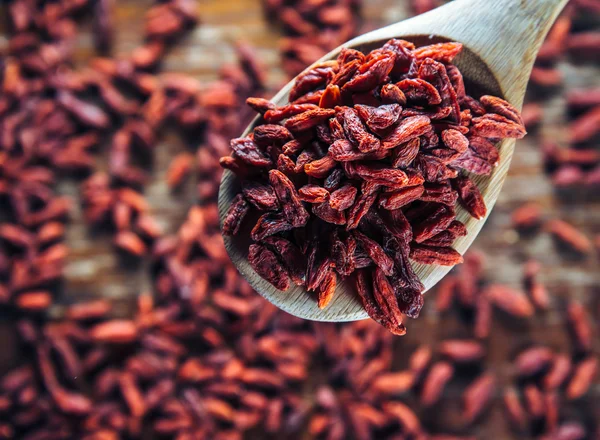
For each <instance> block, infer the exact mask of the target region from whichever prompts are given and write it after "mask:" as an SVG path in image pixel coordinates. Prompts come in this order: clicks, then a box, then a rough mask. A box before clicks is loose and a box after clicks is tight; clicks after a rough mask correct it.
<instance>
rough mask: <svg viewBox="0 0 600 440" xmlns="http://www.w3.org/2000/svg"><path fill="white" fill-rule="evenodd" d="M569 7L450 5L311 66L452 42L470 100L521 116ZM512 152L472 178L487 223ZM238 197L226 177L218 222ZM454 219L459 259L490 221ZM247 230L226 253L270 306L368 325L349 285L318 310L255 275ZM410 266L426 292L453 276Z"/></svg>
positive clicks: (442, 269)
mask: <svg viewBox="0 0 600 440" xmlns="http://www.w3.org/2000/svg"><path fill="white" fill-rule="evenodd" d="M567 1H568V0H497V1H495V2H490V1H489V0H455V1H453V2H452V3H449V4H447V5H445V6H442V7H440V8H437V9H434V10H432V11H430V12H428V13H426V14H422V15H419V16H416V17H413V18H412V19H409V20H406V21H403V22H400V23H396V24H393V25H390V26H387V27H385V28H381V29H377V30H375V31H372V32H369V33H367V34H364V35H361V36H359V37H356V38H354V39H353V40H350V41H349V42H347V43H345V44H344V45H342V46H340V47H338V48H336V49H335V50H333V51H332V52H330V53H329V54H327V55H326V56H325V57H323V58H322V59H321V60H319V61H317V62H316V63H319V62H323V61H326V60H331V59H335V58H336V57H337V55H338V54H339V52H340V51H341V49H342V48H343V47H349V48H353V49H358V50H361V51H363V52H365V53H366V52H368V51H370V50H372V49H375V48H378V47H381V46H382V45H383V44H385V42H387V41H388V40H390V39H391V38H402V39H405V40H408V41H411V42H413V43H414V44H415V45H416V46H425V45H429V44H434V43H439V42H443V41H456V42H460V43H462V44H463V51H462V53H461V54H460V55H459V56H458V57H456V58H455V59H454V60H453V63H454V64H455V65H456V66H457V67H458V68H459V69H460V71H461V72H462V74H463V76H464V79H465V83H466V87H467V90H469V92H470V94H472V95H474V96H479V95H482V94H491V95H494V96H498V97H501V98H503V99H505V100H507V101H509V102H510V103H511V104H512V105H514V106H515V107H516V108H518V109H520V108H521V107H522V104H523V99H524V96H525V89H526V87H527V82H528V80H529V76H530V74H531V69H532V67H533V62H534V61H535V57H536V55H537V52H538V50H539V48H540V46H541V44H542V42H543V39H544V37H545V36H546V34H547V33H548V31H549V30H550V27H551V26H552V24H553V23H554V20H555V19H556V17H557V16H558V14H559V13H560V11H561V10H562V8H563V7H564V5H565V4H566V3H567ZM316 63H315V64H316ZM293 84H294V81H291V82H290V83H288V84H287V85H286V86H285V87H284V88H283V89H281V91H279V93H277V95H275V97H274V98H273V99H272V100H271V101H272V102H273V103H274V104H276V105H277V106H282V105H285V104H287V103H288V102H289V99H288V98H289V91H290V90H291V88H292V86H293ZM259 120H260V118H259V117H257V118H256V119H255V120H254V121H253V122H252V123H251V124H250V126H249V127H248V128H247V129H246V130H245V132H244V133H243V136H246V135H247V134H248V133H250V132H251V131H252V129H253V128H254V127H255V125H256V124H257V123H258V121H259ZM514 147H515V140H514V139H505V140H503V141H501V142H500V143H499V144H498V149H499V153H500V159H499V163H498V165H497V166H496V167H495V168H494V170H493V172H492V174H491V175H489V176H474V175H471V176H470V177H471V179H472V180H473V181H474V182H475V183H476V184H477V186H478V188H479V189H480V191H481V193H482V195H483V198H484V200H485V203H486V206H487V208H488V210H487V213H488V214H487V215H488V216H489V213H490V212H491V210H492V208H493V207H494V204H495V203H496V200H497V199H498V195H499V194H500V190H501V188H502V185H503V183H504V180H505V178H506V174H507V172H508V168H509V165H510V161H511V158H512V155H513V151H514ZM239 191H240V182H239V181H238V179H237V177H236V176H235V174H233V173H232V172H230V171H229V170H226V171H225V172H224V174H223V178H222V181H221V187H220V191H219V216H220V219H221V222H222V221H223V218H224V216H225V214H226V212H227V210H228V209H229V206H230V205H231V202H232V200H233V198H234V197H235V195H236V194H238V193H239ZM456 212H457V217H456V219H457V220H459V221H461V222H463V223H464V224H465V226H466V228H467V231H468V234H467V235H466V236H465V237H460V238H458V239H457V240H456V241H455V242H454V244H453V246H452V247H453V248H455V249H456V250H457V251H458V252H460V253H461V254H464V253H465V252H466V250H467V249H468V248H469V246H470V245H471V243H472V242H473V241H474V240H475V238H476V237H477V235H478V234H479V231H480V230H481V228H482V227H483V225H484V223H485V221H486V219H487V216H486V218H483V219H481V220H477V219H474V218H473V217H471V216H470V215H469V214H468V213H467V212H466V211H465V210H464V209H463V208H462V207H461V206H457V207H456ZM244 223H245V226H246V227H245V228H242V230H240V232H239V233H238V234H237V235H235V236H233V237H229V236H224V237H223V238H224V241H225V247H226V249H227V252H228V253H229V256H230V258H231V260H232V262H233V263H234V264H235V265H236V267H237V269H238V270H239V271H240V273H241V274H242V276H243V277H244V278H245V279H246V280H247V281H248V282H249V283H250V285H251V286H252V287H253V288H254V289H255V290H256V291H257V292H259V293H260V294H261V295H262V296H264V297H265V298H266V299H267V300H269V301H270V302H271V303H273V304H274V305H275V306H277V307H279V308H280V309H282V310H284V311H286V312H288V313H290V314H292V315H295V316H298V317H300V318H304V319H310V320H316V321H331V322H341V321H355V320H359V319H365V318H368V315H367V313H366V311H365V310H364V308H363V306H362V303H361V302H360V299H359V298H358V295H356V293H355V287H354V284H353V283H351V282H349V281H348V280H342V281H340V282H338V285H337V288H336V292H335V295H334V297H333V298H332V300H331V302H330V303H329V305H328V306H327V307H326V308H324V309H319V308H318V307H317V303H316V295H315V294H312V293H308V292H307V291H306V290H305V289H304V288H303V287H300V286H296V285H292V286H291V287H290V289H289V290H287V291H286V292H282V291H280V290H278V289H276V288H275V287H274V286H272V285H271V284H270V283H269V282H267V281H266V280H264V279H263V278H261V277H260V276H259V275H257V274H256V273H255V272H254V270H253V269H252V267H251V266H250V264H249V262H248V259H247V257H248V246H249V244H250V237H249V235H250V229H251V226H250V225H251V224H253V223H252V222H251V221H246V222H244ZM411 263H412V265H413V268H414V270H415V272H416V274H417V275H418V276H419V279H420V280H421V282H422V283H423V285H424V286H425V291H427V290H429V289H430V288H431V287H433V286H434V285H435V284H436V283H437V282H438V281H439V280H441V279H442V278H443V277H444V276H445V275H446V274H447V273H448V272H449V271H450V269H451V267H446V266H437V265H424V264H418V263H415V262H414V261H411Z"/></svg>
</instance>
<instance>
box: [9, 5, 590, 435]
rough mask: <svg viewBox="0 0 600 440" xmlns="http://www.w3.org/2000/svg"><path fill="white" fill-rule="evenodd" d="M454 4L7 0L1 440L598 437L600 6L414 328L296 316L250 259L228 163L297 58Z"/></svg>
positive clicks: (570, 12) (551, 74)
mask: <svg viewBox="0 0 600 440" xmlns="http://www.w3.org/2000/svg"><path fill="white" fill-rule="evenodd" d="M440 3H442V2H441V1H439V2H438V1H387V0H381V1H378V2H363V4H362V5H360V4H358V2H355V1H352V0H293V1H292V0H265V1H264V2H261V1H259V0H237V1H223V0H207V1H205V2H202V3H201V2H196V1H193V0H169V1H161V2H156V4H154V5H150V4H149V3H148V2H145V3H144V4H143V5H142V4H141V3H140V4H137V3H136V2H125V3H123V2H116V1H114V2H113V1H110V0H93V1H92V0H59V1H51V2H50V1H32V0H13V1H8V2H4V3H3V4H2V6H1V7H0V15H1V16H2V17H7V20H6V21H5V22H3V23H2V26H3V29H2V30H3V34H4V35H5V36H6V39H2V40H1V41H0V49H1V54H2V58H1V62H0V67H1V74H0V80H1V87H2V90H1V94H0V127H1V128H0V199H1V200H0V203H1V204H2V206H1V208H0V303H1V304H2V306H1V309H2V321H1V323H0V337H1V338H2V339H1V340H2V347H3V350H2V354H1V355H0V356H1V358H2V369H1V370H0V373H2V378H1V380H0V438H18V439H28V440H33V439H88V440H91V439H120V438H123V439H127V438H142V439H151V438H174V439H179V440H181V439H202V438H207V439H242V438H257V439H264V438H281V437H286V438H287V437H289V438H294V437H296V438H302V437H303V436H305V437H306V436H308V437H309V438H331V439H350V438H355V439H361V440H362V439H369V438H374V439H375V438H376V439H392V438H406V439H415V438H427V437H426V435H425V432H427V433H430V434H431V435H430V436H429V438H431V439H438V440H439V439H448V438H482V439H487V438H498V439H500V438H531V437H532V436H535V437H539V438H545V439H585V438H590V439H593V438H596V437H597V436H598V435H600V432H598V430H599V429H600V428H599V426H598V415H599V414H600V406H599V405H600V397H599V394H598V374H597V369H598V365H597V364H598V350H599V348H600V347H599V346H598V342H597V341H598V337H597V331H598V329H597V322H598V319H599V317H600V310H599V306H600V302H599V301H598V299H597V294H598V293H599V291H598V285H599V284H600V283H599V279H598V256H597V251H598V248H599V247H600V246H599V244H600V241H599V240H600V235H598V234H600V229H599V228H600V226H599V220H598V218H599V215H600V214H599V210H598V191H597V190H598V184H599V182H600V171H599V169H598V167H599V166H600V159H599V155H598V151H599V150H598V127H600V124H599V122H598V109H599V108H600V107H599V106H600V100H599V99H598V90H599V88H600V83H598V78H600V75H598V73H599V71H598V67H597V61H598V47H600V45H598V44H596V43H597V41H598V35H600V26H599V23H600V18H599V17H600V3H599V2H598V1H597V0H572V1H571V2H570V4H569V5H568V7H567V9H566V10H565V12H564V13H563V15H562V17H561V18H560V19H559V21H557V24H556V25H555V27H554V29H553V30H552V32H551V34H550V36H549V37H548V40H547V43H546V44H545V45H544V47H543V49H542V51H541V53H540V57H539V60H538V62H537V63H536V68H535V70H534V73H533V77H532V82H531V87H530V90H529V92H528V99H527V103H526V105H525V107H524V110H523V119H524V122H525V124H526V125H527V128H528V131H529V132H530V136H529V137H528V139H525V140H524V141H522V142H519V144H518V145H517V151H516V153H515V159H514V160H513V165H512V169H511V175H510V176H509V179H508V181H507V184H506V186H505V187H504V191H503V194H502V196H501V198H500V200H499V202H498V204H497V207H496V208H495V210H494V212H493V213H492V215H491V218H490V220H489V222H488V224H487V226H486V227H485V228H484V231H483V232H482V234H481V235H480V236H479V237H478V239H477V241H476V246H475V247H476V248H478V251H476V250H474V251H472V252H471V253H470V254H467V255H466V256H465V263H464V264H463V265H462V266H461V267H460V268H458V269H457V270H456V271H455V272H453V273H452V274H451V275H450V276H449V277H447V278H446V279H444V280H443V281H442V283H441V284H440V285H439V286H438V288H437V289H436V290H435V291H432V292H428V293H426V294H427V295H432V296H434V295H437V297H436V298H435V301H429V303H428V304H427V305H426V307H425V308H424V312H423V316H422V317H421V318H420V319H419V320H418V321H416V322H415V323H414V326H413V329H412V331H411V332H409V334H408V335H407V336H405V337H403V338H394V337H393V336H392V335H390V334H389V333H388V332H387V331H386V330H385V329H382V328H379V326H377V325H376V324H374V323H372V322H370V321H365V322H358V323H348V324H338V325H333V324H326V323H323V324H321V323H320V324H315V323H311V322H305V321H301V320H299V319H296V318H293V317H291V316H289V315H287V314H285V313H283V312H281V311H278V310H276V309H275V308H274V307H272V306H271V305H270V304H268V303H266V302H265V301H264V300H263V299H262V298H261V297H260V296H259V295H257V294H256V293H255V292H253V291H252V290H251V289H250V288H249V287H248V285H247V284H246V283H245V282H244V281H243V280H242V279H241V277H240V276H239V275H238V274H237V272H236V271H235V269H234V268H233V267H232V266H231V265H230V264H229V263H228V259H227V255H226V253H225V250H224V248H223V245H222V240H221V237H220V232H219V229H218V214H217V209H216V195H217V190H218V184H219V179H220V172H219V166H218V158H219V157H221V156H223V155H226V154H227V153H228V151H229V139H231V138H234V137H238V136H239V135H240V134H241V133H240V132H241V130H242V129H243V128H244V127H245V126H246V124H247V122H248V121H249V118H250V116H251V113H252V110H251V109H250V108H247V107H246V106H245V105H244V101H245V99H246V98H247V97H248V96H251V95H252V96H257V95H258V96H265V97H268V96H270V94H272V93H273V92H274V91H276V90H277V89H278V88H279V86H280V85H281V84H282V83H283V80H284V78H285V75H284V74H283V73H282V70H281V69H280V63H279V60H278V55H277V53H278V50H281V52H280V53H281V56H282V58H283V59H282V64H281V66H282V67H283V68H284V69H285V71H287V72H289V73H294V74H295V73H298V72H299V71H300V70H302V69H303V67H304V66H305V65H307V64H309V63H311V62H313V61H314V60H316V59H317V58H319V57H320V56H321V55H322V54H323V53H325V52H326V51H328V50H329V49H330V48H331V47H334V46H336V45H337V44H339V43H340V42H342V41H344V40H346V39H348V38H349V37H350V36H352V35H353V34H356V33H359V32H361V31H362V29H371V28H375V27H378V26H381V25H384V24H387V23H390V22H393V21H397V20H400V19H401V18H403V17H405V16H407V15H408V14H411V13H421V12H425V11H426V10H428V9H430V8H432V7H435V6H437V5H438V4H440ZM199 21H202V24H200V25H198V23H199ZM88 28H91V30H92V33H91V34H90V33H88V31H87V29H88ZM275 37H277V38H275ZM232 38H235V39H237V40H240V41H244V42H246V41H249V42H251V43H253V44H254V46H255V47H256V49H255V50H253V49H251V48H250V47H249V46H247V45H246V44H238V45H235V46H234V45H232V43H231V39H232ZM92 46H93V47H94V49H92ZM96 49H97V51H98V52H96ZM263 64H264V65H265V66H267V69H265V68H263V67H261V65H263ZM267 73H268V74H267ZM387 92H389V94H390V96H393V93H394V90H389V91H387ZM329 99H331V100H334V99H335V93H334V92H333V91H330V93H329ZM254 105H255V108H256V107H257V106H258V107H259V108H264V109H265V111H266V110H268V109H269V105H268V103H264V102H262V103H261V102H255V103H254ZM293 147H294V146H293V145H290V148H293ZM232 166H234V164H232ZM263 191H264V189H263ZM302 197H307V198H315V197H322V195H319V194H318V193H316V192H315V191H314V190H311V189H310V188H308V189H307V190H306V191H305V194H302ZM261 200H263V201H264V200H265V198H261ZM274 200H275V202H276V200H277V199H276V198H275V199H274ZM340 201H341V203H343V200H341V199H340ZM513 211H514V213H513ZM484 255H485V257H484ZM297 275H298V276H300V275H299V274H297ZM292 281H293V278H292ZM99 297H101V298H99ZM503 407H504V408H503ZM508 422H510V423H508ZM450 435H453V436H454V437H449V436H450Z"/></svg>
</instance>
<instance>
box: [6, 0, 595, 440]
mask: <svg viewBox="0 0 600 440" xmlns="http://www.w3.org/2000/svg"><path fill="white" fill-rule="evenodd" d="M116 3H117V17H116V18H117V24H116V29H117V38H116V46H115V53H116V54H118V53H127V52H129V51H130V50H132V49H133V48H134V47H135V46H136V45H137V44H139V43H140V41H141V38H142V35H143V16H144V11H145V10H146V8H147V7H148V6H149V5H150V4H151V2H150V1H149V0H118V1H117V2H116ZM364 3H365V7H364V10H363V16H364V18H365V22H366V23H365V25H364V29H365V30H367V29H371V28H374V27H378V26H381V25H384V24H388V23H391V22H394V21H399V20H401V19H403V18H405V17H407V16H408V14H409V10H408V7H407V2H406V1H403V0H365V2H364ZM199 11H200V14H201V20H202V23H201V25H200V26H198V27H197V28H196V29H195V30H194V31H192V32H191V33H190V35H189V36H188V37H187V38H186V39H185V40H184V41H183V42H182V44H179V45H177V46H176V47H175V48H174V49H173V51H172V52H171V53H170V55H169V56H168V58H167V61H166V64H165V67H164V70H165V71H178V72H186V73H189V74H191V75H193V76H195V77H197V78H199V79H200V80H204V81H211V80H214V79H215V78H216V77H217V72H218V67H219V66H220V65H222V64H223V63H227V62H233V61H234V60H235V55H234V52H233V49H232V43H233V42H234V41H235V40H238V39H240V40H244V41H247V42H249V43H251V44H252V45H254V46H255V47H256V48H257V50H258V52H259V54H260V56H261V57H262V59H263V60H264V63H265V64H266V66H267V67H268V69H269V72H270V75H269V88H270V89H271V90H272V91H273V92H274V91H276V90H277V88H278V87H279V86H280V85H282V84H283V83H284V82H285V79H286V77H285V75H284V73H283V72H282V71H281V68H280V63H279V54H278V51H277V49H278V37H279V36H280V34H279V32H278V30H277V29H276V27H274V26H273V25H272V24H269V23H268V22H267V21H266V20H265V18H264V17H263V14H262V8H261V4H260V0H202V1H201V2H200V6H199ZM0 13H2V11H1V10H0ZM1 34H2V33H1V32H0V35H1ZM5 46H6V39H5V38H4V37H0V49H2V48H3V47H5ZM92 54H93V49H92V43H91V38H89V35H87V34H86V35H84V36H83V37H82V38H81V39H80V41H79V48H78V52H77V61H78V62H79V63H81V64H82V65H84V64H85V62H86V60H87V59H89V57H90V56H91V55H92ZM559 68H560V70H561V71H562V72H563V74H564V75H565V78H566V80H565V86H564V88H561V89H559V90H554V91H551V92H543V93H539V92H538V93H534V94H532V95H536V98H541V99H542V100H543V102H544V118H543V122H542V124H541V127H540V128H539V129H537V130H535V131H533V132H532V133H531V134H530V136H528V137H527V138H526V139H524V140H522V141H519V142H518V143H517V148H516V153H515V157H514V159H513V163H512V167H511V171H510V175H509V178H508V180H507V182H506V184H505V186H504V190H503V192H502V195H501V196H500V199H499V201H498V204H497V206H496V208H495V210H494V212H493V213H492V215H491V217H490V219H489V221H488V223H487V225H486V226H485V228H484V229H483V232H482V233H481V235H480V236H479V237H478V239H477V240H476V241H475V244H474V247H475V248H476V249H479V250H481V251H483V252H484V253H485V254H486V255H487V257H488V258H487V264H486V273H487V277H488V279H489V280H490V281H494V282H501V283H506V284H511V285H514V286H515V287H519V286H520V283H521V278H522V263H523V262H524V261H525V260H527V259H528V258H530V257H533V258H536V259H538V260H539V261H540V262H542V264H543V270H542V274H541V280H542V281H544V282H545V284H546V285H547V286H548V289H549V291H550V293H551V294H552V305H551V310H550V311H548V312H545V313H538V314H537V315H536V318H535V319H532V320H528V321H527V322H522V323H520V322H517V321H515V320H514V319H506V317H503V316H500V315H498V316H495V324H494V330H493V333H492V336H491V338H490V339H489V343H488V350H489V354H488V357H487V361H486V362H487V366H488V367H489V368H491V369H493V370H494V371H496V372H497V373H498V374H499V376H500V377H501V384H503V385H504V384H507V383H509V382H510V381H511V380H512V379H511V374H512V371H511V366H510V363H509V361H510V360H511V359H512V358H513V357H514V355H515V353H516V352H517V351H518V350H519V349H520V348H522V347H524V346H526V345H527V344H530V343H532V342H536V343H542V344H547V345H549V346H551V347H553V348H556V349H557V350H563V351H566V350H568V340H567V336H566V333H565V332H564V322H563V319H564V314H563V313H562V310H563V305H564V300H565V299H567V298H574V299H578V300H580V301H582V302H583V303H585V304H586V305H587V307H588V309H589V311H590V313H591V314H592V315H593V317H594V319H595V321H598V319H600V275H599V273H598V272H599V269H600V266H599V264H598V256H597V255H593V256H590V257H588V258H577V257H576V256H574V255H571V254H569V253H566V252H564V251H562V250H558V249H557V248H556V246H555V243H554V242H553V240H552V239H551V238H550V237H549V236H548V235H547V234H544V233H538V234H533V235H531V236H526V237H524V236H520V235H519V233H517V232H516V231H515V230H513V229H512V227H511V221H510V214H511V212H512V210H513V209H514V208H515V207H517V206H519V205H521V204H522V203H524V202H528V201H536V202H538V203H539V204H540V205H541V206H542V207H543V210H544V216H545V218H561V219H563V220H566V221H568V222H570V223H572V224H574V225H576V226H577V227H580V228H581V230H582V231H583V232H585V233H586V234H587V235H588V236H590V237H593V236H594V234H600V203H599V201H600V196H599V195H598V191H596V193H595V194H593V193H591V192H590V193H586V194H582V193H581V192H575V193H571V194H566V195H562V196H561V195H558V194H557V193H556V192H555V190H554V188H553V186H552V184H551V182H550V180H549V178H548V177H547V175H545V173H544V171H543V164H542V156H541V154H540V144H541V142H542V140H543V139H552V140H553V141H555V142H558V143H559V144H560V143H564V142H565V140H566V135H567V132H566V129H565V122H566V111H565V102H564V94H563V93H562V91H564V90H567V89H571V88H578V87H590V86H600V66H598V65H596V66H594V65H593V64H592V63H587V64H583V65H578V66H574V65H572V64H570V63H568V62H561V63H560V64H559ZM162 143H163V145H160V146H159V147H158V148H157V149H156V151H157V156H156V159H155V173H154V175H155V181H154V182H153V183H152V184H151V185H148V186H147V188H146V192H145V193H146V196H147V198H148V201H149V203H150V204H151V206H152V210H153V212H154V213H155V214H156V215H157V217H158V219H159V220H160V222H161V224H162V225H163V227H164V228H165V230H166V231H167V232H172V231H175V230H176V229H177V227H178V226H179V224H180V223H181V220H182V219H183V218H184V216H185V213H186V211H187V208H188V207H189V205H190V204H191V203H192V201H193V196H192V195H191V194H192V193H193V191H189V192H188V193H183V194H178V195H173V194H171V193H170V191H169V190H168V188H167V187H166V184H165V183H164V174H165V172H166V169H167V166H168V164H169V162H170V159H171V157H173V156H174V155H175V154H176V153H177V152H179V151H181V150H183V148H184V146H183V144H181V142H180V141H179V140H178V139H177V138H176V137H170V136H167V137H166V138H164V139H163V140H162ZM190 189H191V188H190ZM59 192H61V193H63V194H69V195H71V196H73V198H74V199H75V200H77V198H78V185H77V184H75V183H74V182H67V183H65V184H62V185H61V186H60V188H59ZM188 194H190V195H188ZM73 217H74V218H73V221H72V223H71V225H70V227H69V228H68V244H69V245H70V248H71V254H70V257H69V263H68V265H67V267H66V276H67V283H66V298H65V299H66V300H67V301H69V302H70V301H76V300H77V299H81V298H84V297H86V298H88V297H95V296H106V297H110V298H112V299H114V300H115V301H117V302H118V303H119V304H121V305H122V306H121V307H120V308H118V309H117V313H120V314H124V315H125V314H127V310H128V305H129V304H130V303H131V299H132V298H133V297H135V296H136V295H137V294H138V293H139V292H140V291H143V290H146V289H149V287H150V284H149V280H148V278H147V275H146V274H147V271H146V270H145V268H144V267H140V268H137V269H136V270H122V268H121V267H120V263H119V260H118V258H117V257H116V255H115V253H114V250H113V247H112V245H111V242H110V239H109V238H108V237H106V236H101V235H100V236H91V235H90V232H89V230H88V228H87V227H86V226H85V225H84V223H83V222H82V220H81V215H80V213H79V212H75V213H74V215H73ZM428 296H429V298H428V299H429V301H427V300H426V303H429V304H427V305H426V307H425V311H424V313H423V315H422V317H421V318H420V319H419V320H417V321H411V322H409V323H408V335H407V336H406V337H404V338H399V339H398V341H397V342H396V361H395V362H396V364H397V366H398V367H401V366H402V365H404V363H405V359H406V353H407V352H408V351H410V350H412V348H413V347H414V346H416V345H418V344H421V343H428V344H432V345H435V343H436V341H438V340H441V339H447V338H450V337H468V336H469V332H468V328H467V327H466V326H464V324H461V323H460V322H459V320H458V319H457V317H456V314H453V313H449V314H447V315H445V316H443V317H442V316H438V315H437V313H436V312H435V310H434V308H433V307H432V306H433V304H432V303H433V301H432V299H433V298H432V296H433V294H428ZM53 313H55V314H57V315H59V314H60V313H61V308H60V306H56V307H55V309H54V310H53ZM597 327H600V326H597ZM597 330H600V328H598V329H597ZM0 331H1V334H2V335H4V338H3V339H2V341H3V342H2V346H3V347H2V350H0V353H1V354H0V356H2V357H3V358H5V362H4V364H5V365H8V364H13V363H14V362H15V357H14V355H12V354H11V353H14V350H13V349H12V348H14V346H15V340H14V335H13V334H11V332H10V331H9V330H8V328H7V327H6V326H4V325H2V328H0ZM599 348H600V344H598V343H597V344H596V353H598V349H599ZM460 389H461V387H460V384H456V385H453V386H452V387H451V389H450V390H448V392H447V395H446V397H445V399H446V405H443V407H444V408H446V409H445V410H444V411H443V412H442V413H439V412H434V413H429V414H427V413H425V414H423V417H424V420H426V423H427V425H430V426H431V427H432V428H434V429H433V430H435V427H436V426H440V425H442V424H446V423H448V424H450V425H451V426H453V425H455V422H454V421H455V420H456V419H457V418H456V417H455V416H456V415H457V414H458V412H459V411H460V402H459V401H458V400H457V396H458V393H459V391H460ZM568 411H570V413H569V412H568V413H567V414H571V415H573V417H575V418H578V419H581V420H586V419H588V421H589V420H595V423H596V424H597V423H598V420H600V385H599V384H598V381H597V384H596V386H595V387H594V389H593V390H592V392H591V393H590V394H589V395H588V396H587V397H586V398H585V399H582V400H581V401H580V402H579V403H577V404H576V405H569V406H568ZM473 433H475V434H476V435H477V438H481V439H493V440H502V439H510V438H515V437H514V434H511V433H510V430H509V429H508V427H507V423H506V422H505V419H504V417H503V414H502V407H501V405H500V400H499V399H497V404H496V405H494V407H493V409H492V411H491V413H490V415H489V417H486V418H484V420H483V421H482V422H481V423H479V424H478V425H477V426H476V427H475V429H474V430H473Z"/></svg>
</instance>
